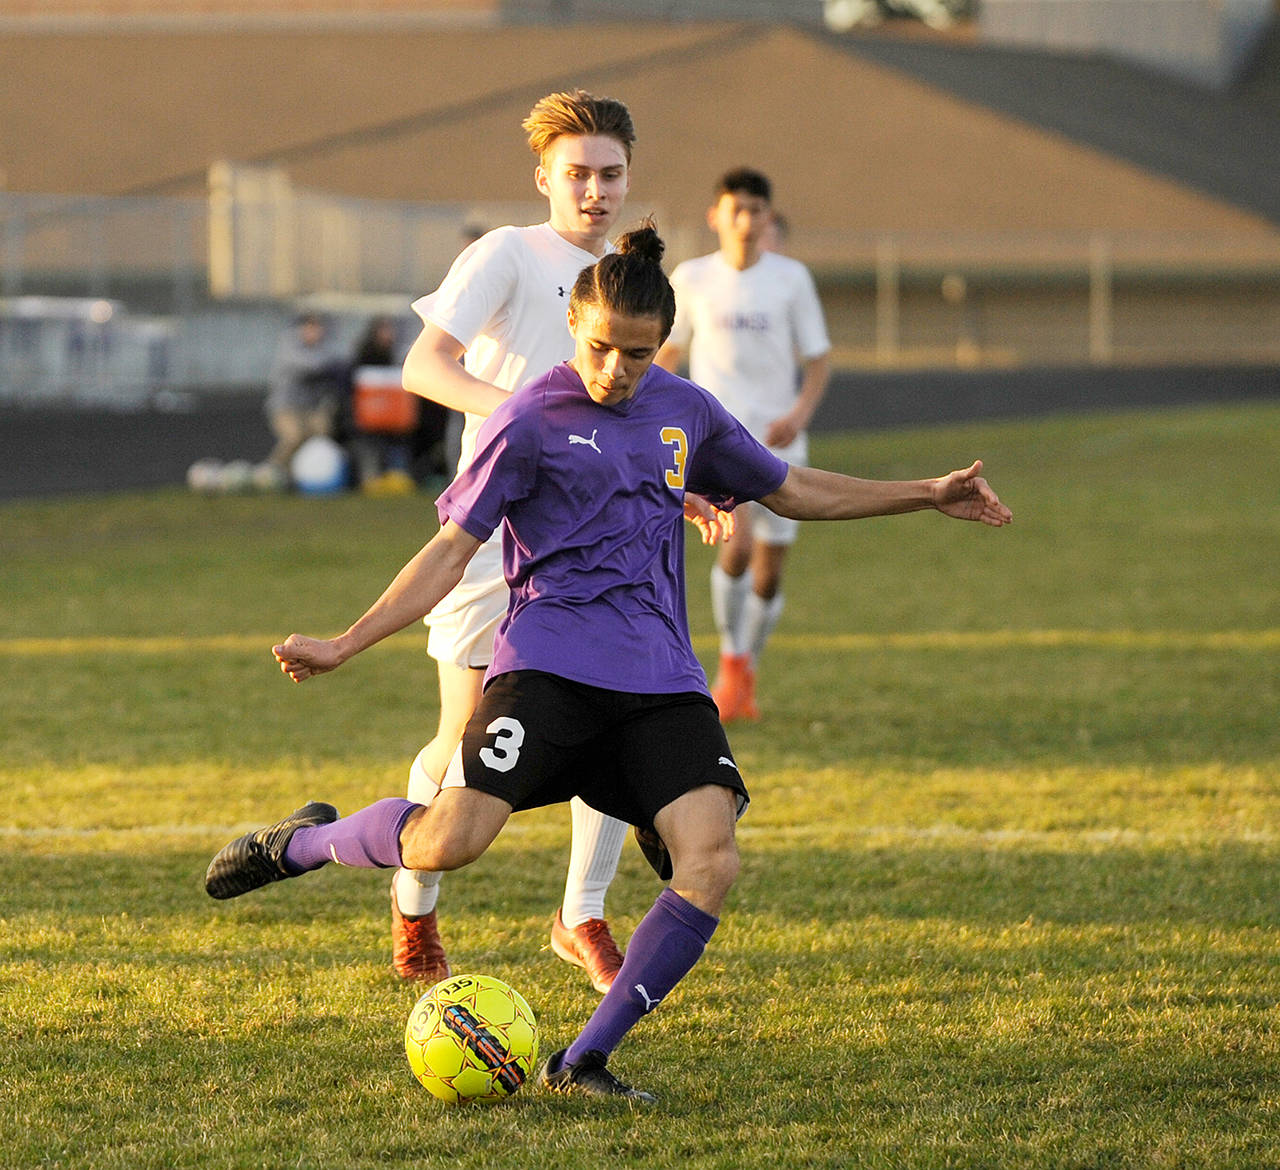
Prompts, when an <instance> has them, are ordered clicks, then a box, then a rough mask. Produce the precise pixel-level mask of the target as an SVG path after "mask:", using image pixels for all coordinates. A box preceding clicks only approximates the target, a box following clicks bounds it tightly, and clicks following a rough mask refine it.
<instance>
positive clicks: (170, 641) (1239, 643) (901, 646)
mask: <svg viewBox="0 0 1280 1170" xmlns="http://www.w3.org/2000/svg"><path fill="white" fill-rule="evenodd" d="M423 641H424V639H423V638H422V637H421V635H420V634H419V635H418V636H416V637H415V636H409V637H405V636H400V637H397V638H393V639H391V640H389V641H388V642H386V643H384V644H383V645H384V647H398V648H399V649H401V650H406V649H410V650H413V651H414V652H416V653H423ZM272 643H273V639H272V638H271V637H270V636H269V635H266V634H213V635H204V636H198V637H170V636H165V637H135V638H125V637H99V636H96V635H86V636H83V637H73V638H0V658H27V657H46V656H50V657H51V656H55V655H68V654H76V655H81V654H135V655H164V654H185V653H190V652H191V651H199V652H209V651H222V652H230V653H250V654H252V653H262V654H268V653H270V650H271V646H272ZM694 643H695V645H696V646H698V647H699V648H706V647H708V646H712V645H714V643H715V639H714V638H713V637H711V636H709V635H708V636H704V637H700V638H696V639H694ZM769 644H770V645H771V646H774V647H781V648H784V649H789V650H809V651H819V652H828V653H830V652H834V651H842V652H864V651H869V650H991V649H1001V648H1005V647H1008V648H1012V649H1050V650H1052V649H1067V648H1076V647H1081V648H1086V649H1097V650H1193V651H1194V650H1227V651H1236V650H1275V649H1278V648H1280V628H1264V629H1259V630H1217V631H1213V630H1210V631H1200V630H936V631H932V632H924V633H914V634H786V633H780V634H775V635H774V636H773V637H772V638H771V639H770V643H769Z"/></svg>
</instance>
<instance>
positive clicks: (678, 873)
mask: <svg viewBox="0 0 1280 1170" xmlns="http://www.w3.org/2000/svg"><path fill="white" fill-rule="evenodd" d="M673 862H674V865H673V870H674V872H673V873H672V876H671V885H672V886H673V887H674V888H675V889H677V890H679V891H681V892H684V891H690V892H692V893H693V894H695V895H696V896H695V897H694V898H693V899H691V900H692V901H694V903H695V904H699V905H701V904H714V905H719V903H720V902H722V901H723V900H724V898H725V896H726V895H727V894H728V893H729V890H730V889H732V887H733V883H734V882H735V881H736V880H737V878H738V868H739V861H738V849H737V846H736V845H735V844H734V842H733V839H732V838H728V839H727V840H725V841H720V842H716V843H715V844H713V845H711V846H708V847H705V848H701V849H699V850H697V851H696V852H695V853H693V854H692V855H690V856H688V857H682V858H680V859H678V860H677V859H675V858H673ZM686 896H687V895H686Z"/></svg>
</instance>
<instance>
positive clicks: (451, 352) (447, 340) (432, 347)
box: [401, 325, 507, 417]
mask: <svg viewBox="0 0 1280 1170" xmlns="http://www.w3.org/2000/svg"><path fill="white" fill-rule="evenodd" d="M463 352H464V351H463V346H462V344H461V343H460V342H459V341H458V340H457V339H456V338H454V337H451V336H450V335H449V334H448V333H446V332H445V331H444V330H443V329H440V328H438V327H437V326H435V325H425V326H423V329H422V332H421V333H420V334H419V335H418V339H417V340H416V341H415V342H414V343H413V345H412V346H411V347H410V349H409V352H408V354H407V355H406V356H405V359H404V370H403V372H402V375H401V377H402V378H403V383H404V388H405V389H406V390H408V391H409V392H410V393H411V394H417V395H419V396H420V397H422V398H429V399H430V400H431V401H432V402H438V403H440V404H441V405H442V406H447V407H448V408H449V409H450V410H461V411H464V412H466V413H468V414H478V415H483V416H485V417H488V416H489V415H490V414H492V413H493V412H494V411H495V410H497V409H498V407H499V405H501V403H502V402H503V401H505V400H506V398H507V392H506V391H505V390H501V389H499V388H498V387H497V386H494V385H492V384H491V383H489V382H484V381H481V380H480V379H479V378H475V377H472V375H470V374H468V373H467V371H466V370H464V369H463V368H462V365H461V363H460V362H459V359H460V358H461V357H462V354H463Z"/></svg>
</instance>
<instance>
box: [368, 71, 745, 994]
mask: <svg viewBox="0 0 1280 1170" xmlns="http://www.w3.org/2000/svg"><path fill="white" fill-rule="evenodd" d="M524 129H525V131H526V133H527V135H528V142H529V146H530V148H531V149H532V151H533V152H534V154H536V155H537V157H538V164H537V168H536V170H535V171H534V182H535V184H536V186H537V189H538V191H539V192H540V193H541V194H542V195H543V196H545V197H546V199H547V204H548V210H549V216H548V219H547V221H546V222H545V223H541V224H537V225H534V226H531V227H501V228H497V229H495V230H494V231H490V232H488V233H486V234H484V235H483V236H481V237H480V239H478V240H476V241H475V242H474V243H472V244H471V245H470V246H468V247H467V248H466V249H464V250H463V252H462V253H461V255H460V256H459V257H458V258H457V260H456V261H455V262H454V264H453V266H452V267H451V268H450V270H449V273H448V274H447V275H446V277H445V278H444V281H443V282H442V283H441V285H440V287H439V288H438V289H436V291H435V292H434V293H432V294H430V295H429V296H426V297H423V298H421V299H420V300H418V301H416V302H415V303H414V309H415V310H416V311H417V313H418V314H419V315H420V316H421V318H422V321H423V326H422V332H421V334H420V335H419V337H418V339H417V340H416V341H415V342H414V345H413V347H412V348H411V349H410V351H409V354H408V356H407V357H406V359H405V363H404V385H405V388H406V389H408V390H411V391H413V392H414V393H416V394H421V395H423V396H424V397H426V398H430V399H432V400H433V401H436V402H439V403H442V404H443V405H445V406H447V407H449V408H451V409H453V410H458V411H462V412H464V413H465V416H466V425H465V428H464V431H463V437H462V453H461V458H460V460H459V467H460V468H461V467H465V466H466V465H467V464H468V463H469V462H470V460H471V456H472V452H473V450H474V447H475V436H476V431H477V430H478V428H479V426H480V424H481V423H482V422H483V420H484V419H485V417H487V416H488V415H489V414H490V413H491V412H492V411H493V410H494V408H495V407H497V406H498V405H499V404H500V403H502V402H503V401H505V400H506V398H507V397H508V396H509V394H510V393H511V391H513V390H515V389H516V388H517V387H519V386H521V385H522V384H523V383H525V382H527V381H529V380H530V379H532V378H534V377H537V376H539V375H541V374H544V373H546V371H547V370H549V369H551V367H552V366H554V365H556V364H557V363H558V362H561V361H563V360H564V359H565V358H567V357H568V356H569V355H570V354H571V353H572V352H573V342H572V339H571V338H570V336H569V332H568V330H567V328H566V327H565V308H566V306H567V305H568V297H569V290H570V289H571V288H572V287H573V282H574V281H575V280H576V279H577V276H578V273H579V272H581V271H582V269H583V268H585V267H589V266H590V265H591V264H594V263H595V261H596V260H598V259H599V258H600V257H601V256H603V255H604V254H605V253H606V252H607V251H608V250H609V247H610V245H609V233H610V231H611V230H612V229H613V227H614V226H615V224H616V222H617V218H618V214H619V212H620V211H621V209H622V205H623V202H624V200H625V199H626V195H627V189H628V187H629V186H630V164H631V148H632V145H633V143H634V142H635V129H634V127H633V125H632V121H631V116H630V114H629V113H628V111H627V108H626V106H625V105H623V104H622V103H621V102H619V101H615V100H614V99H612V98H607V97H596V96H593V95H591V94H588V93H585V92H584V91H582V90H573V91H569V92H564V93H553V94H548V95H547V96H546V97H544V98H542V99H541V100H540V101H539V102H538V103H537V104H536V105H535V106H534V107H533V109H532V110H531V111H530V113H529V116H528V117H527V118H526V119H525V121H524ZM704 513H705V509H704ZM691 518H694V519H695V522H697V523H698V524H699V527H700V528H701V529H702V531H703V535H704V539H708V540H714V539H715V538H717V537H718V536H719V533H720V529H719V528H717V527H716V526H715V523H714V521H708V520H707V519H704V517H703V514H700V515H698V516H696V517H691ZM507 602H508V592H507V586H506V582H505V581H504V580H503V578H502V563H501V554H500V549H499V542H498V540H497V539H496V538H495V539H494V540H492V541H490V542H489V543H488V544H487V545H486V546H485V547H484V548H482V549H481V550H480V551H479V552H478V553H477V554H476V556H475V558H474V559H473V560H472V562H471V564H470V565H469V566H468V568H467V572H466V574H465V575H464V577H463V579H462V581H461V582H460V584H459V585H458V587H457V588H456V589H455V590H454V591H453V592H452V593H451V594H450V595H449V596H448V597H447V598H445V599H444V600H443V601H442V602H441V603H440V604H439V605H438V606H436V608H435V609H434V610H433V611H432V612H431V614H430V615H429V617H428V619H427V621H428V625H429V627H430V633H429V636H428V641H427V651H428V653H429V654H430V655H431V656H432V657H433V658H434V659H435V660H436V663H437V673H438V675H439V684H440V719H439V724H438V727H437V730H436V734H435V736H434V738H433V739H432V740H431V742H430V743H428V744H427V745H426V747H424V748H423V749H422V751H421V752H420V753H419V755H418V758H417V759H416V760H415V761H414V763H413V766H412V768H411V769H410V772H409V790H408V791H409V796H410V797H411V798H413V799H415V800H422V801H428V800H430V798H431V795H432V794H433V793H434V791H435V790H436V788H437V787H438V785H439V782H440V780H441V778H442V777H443V776H444V771H445V768H446V767H447V766H448V763H449V760H450V758H451V757H452V756H453V752H454V748H455V747H456V746H457V744H458V741H459V739H460V738H461V736H462V731H463V728H465V727H466V725H467V721H468V720H469V719H470V718H471V713H472V712H473V711H474V710H475V706H476V703H477V702H478V701H479V698H480V692H481V684H482V680H483V678H484V670H485V668H486V667H487V666H488V665H489V661H490V658H491V655H492V652H493V637H494V633H495V631H496V630H497V627H498V623H499V622H500V621H501V619H502V618H503V616H504V615H505V614H506V612H507ZM572 817H573V846H572V850H571V853H570V859H569V870H568V875H567V878H566V882H565V893H564V900H563V902H562V904H561V908H560V910H559V911H558V912H557V914H556V917H555V920H554V922H553V924H552V931H551V945H552V948H553V949H554V951H555V953H556V954H557V955H559V956H560V957H561V958H562V959H565V960H566V961H567V962H571V963H576V964H577V965H579V966H581V967H583V968H584V969H585V970H586V972H587V974H588V976H589V978H590V979H591V983H592V985H593V986H594V987H595V988H596V990H598V991H600V992H604V991H607V990H608V988H609V985H610V984H611V983H612V981H613V977H614V975H615V974H616V973H617V970H618V968H619V966H620V965H621V963H622V956H621V955H620V954H619V952H618V948H617V946H616V944H615V943H614V940H613V937H612V935H611V933H610V931H609V927H608V924H607V922H606V920H605V916H604V899H605V893H606V891H607V889H608V887H609V883H610V882H611V881H612V880H613V877H614V874H615V873H616V872H617V867H618V855H619V852H620V851H621V848H622V843H623V840H624V837H625V833H626V826H625V825H623V824H621V823H619V822H617V821H616V820H613V819H611V818H608V817H605V816H602V815H601V814H600V813H598V812H597V811H596V810H594V809H592V808H589V807H588V806H587V805H585V804H584V803H583V802H582V801H574V802H573V805H572ZM439 883H440V874H439V873H433V872H423V871H410V870H406V869H402V870H401V871H399V872H398V873H397V874H396V876H395V878H394V879H393V882H392V899H391V904H392V909H391V919H392V953H393V961H394V964H395V967H396V970H397V971H398V972H399V974H400V975H401V976H402V977H403V978H406V979H421V980H424V981H426V982H434V981H436V980H437V979H442V978H444V977H445V976H446V975H448V974H449V966H448V962H447V959H446V957H445V951H444V947H443V944H442V942H441V940H440V935H439V929H438V926H437V919H436V900H437V896H438V892H439Z"/></svg>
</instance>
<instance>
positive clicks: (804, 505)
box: [760, 462, 1013, 528]
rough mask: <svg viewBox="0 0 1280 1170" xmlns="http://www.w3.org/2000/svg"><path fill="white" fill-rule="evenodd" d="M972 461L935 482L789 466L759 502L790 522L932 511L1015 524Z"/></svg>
mask: <svg viewBox="0 0 1280 1170" xmlns="http://www.w3.org/2000/svg"><path fill="white" fill-rule="evenodd" d="M981 470H982V463H981V462H976V463H974V464H972V465H971V466H969V467H967V468H965V469H964V470H963V471H953V472H951V473H950V474H949V475H944V476H940V477H939V478H937V479H912V480H880V479H858V478H856V477H854V476H849V475H841V474H839V473H838V472H834V471H824V470H822V469H821V468H818V467H791V468H790V469H789V470H788V471H787V478H786V479H785V480H784V481H783V483H782V486H781V487H780V488H778V489H777V491H775V492H772V493H771V494H770V495H768V496H765V497H764V498H763V499H762V500H761V501H760V502H761V503H762V504H764V505H765V507H767V508H769V509H770V510H772V511H774V512H777V513H778V515H780V516H789V517H791V518H792V519H793V520H860V519H865V518H867V517H870V516H893V515H900V514H901V513H904V512H920V511H924V510H925V509H928V508H936V509H937V510H938V511H940V512H943V513H944V514H946V515H948V516H952V517H954V518H956V519H959V520H977V521H980V522H982V523H984V524H989V525H991V526H992V527H996V528H999V527H1001V526H1003V525H1005V524H1008V523H1009V522H1010V521H1011V520H1012V519H1013V513H1012V512H1011V511H1010V510H1009V509H1008V508H1007V507H1005V506H1004V505H1003V504H1002V503H1001V502H1000V500H999V498H998V497H997V496H996V494H995V492H994V491H993V490H992V489H991V486H990V485H989V484H988V483H987V481H986V480H985V479H983V478H982V477H981V475H980V474H979V472H981Z"/></svg>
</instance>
